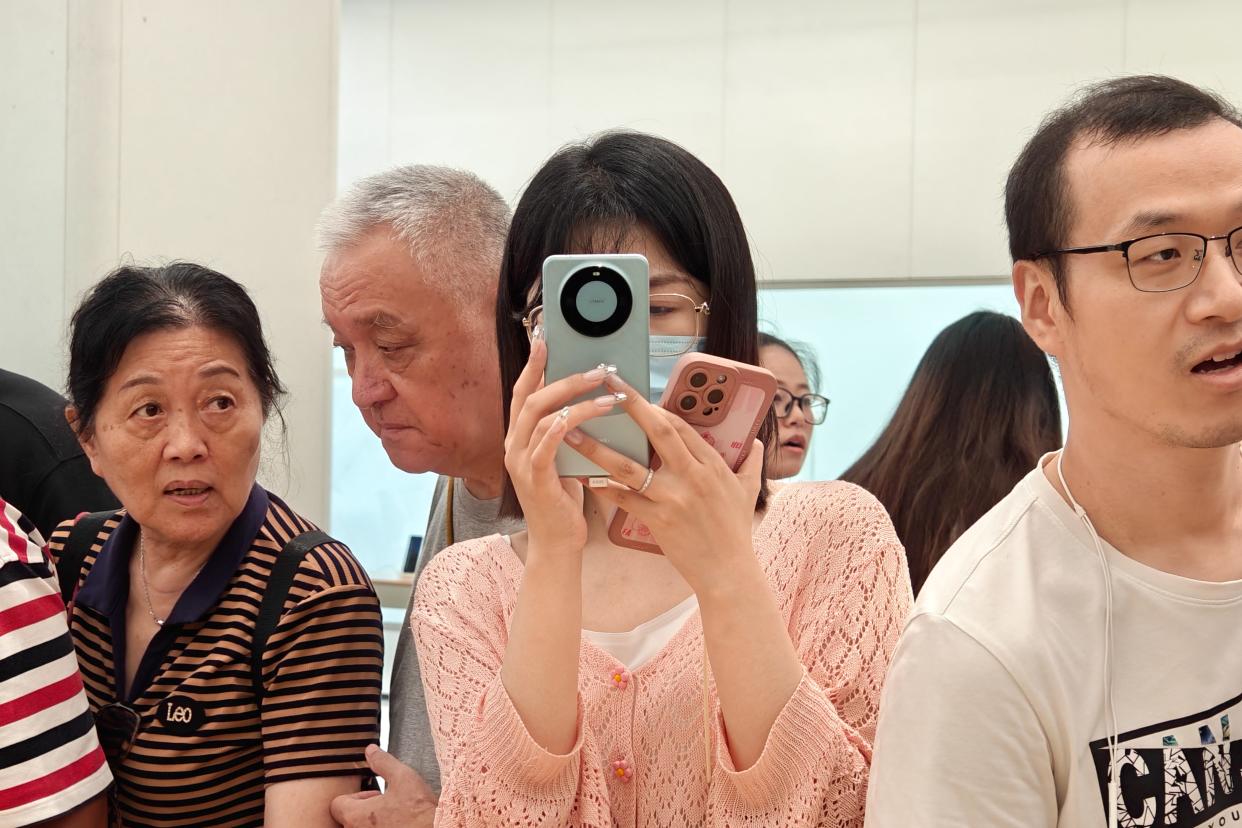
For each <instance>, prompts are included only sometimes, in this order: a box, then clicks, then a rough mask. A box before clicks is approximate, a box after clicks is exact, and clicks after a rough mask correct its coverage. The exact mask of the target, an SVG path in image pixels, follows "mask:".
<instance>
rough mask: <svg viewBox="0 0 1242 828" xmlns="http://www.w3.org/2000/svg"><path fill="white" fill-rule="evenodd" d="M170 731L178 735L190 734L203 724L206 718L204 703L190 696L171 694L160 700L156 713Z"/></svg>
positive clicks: (156, 716)
mask: <svg viewBox="0 0 1242 828" xmlns="http://www.w3.org/2000/svg"><path fill="white" fill-rule="evenodd" d="M155 718H157V719H159V720H160V722H161V723H162V724H163V725H164V727H166V728H168V730H169V732H171V733H174V734H176V735H177V736H189V735H190V734H191V733H194V732H195V731H196V730H198V729H199V728H200V727H202V725H203V721H204V719H205V718H206V715H205V713H204V712H203V705H202V703H201V702H200V701H198V700H197V699H192V698H190V697H189V696H169V697H168V698H166V699H164V700H163V701H162V702H160V705H159V708H158V710H157V712H156V714H155Z"/></svg>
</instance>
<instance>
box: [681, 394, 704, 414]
mask: <svg viewBox="0 0 1242 828" xmlns="http://www.w3.org/2000/svg"><path fill="white" fill-rule="evenodd" d="M698 404H699V401H698V398H697V397H695V396H694V395H693V394H687V395H686V396H684V397H682V398H681V401H680V402H679V403H678V405H680V406H681V410H682V411H693V410H694V407H695V406H696V405H698Z"/></svg>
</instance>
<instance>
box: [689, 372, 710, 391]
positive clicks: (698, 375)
mask: <svg viewBox="0 0 1242 828" xmlns="http://www.w3.org/2000/svg"><path fill="white" fill-rule="evenodd" d="M704 385H707V374H704V373H703V372H702V371H695V372H694V373H693V374H691V375H690V386H691V387H692V388H702V387H703V386H704Z"/></svg>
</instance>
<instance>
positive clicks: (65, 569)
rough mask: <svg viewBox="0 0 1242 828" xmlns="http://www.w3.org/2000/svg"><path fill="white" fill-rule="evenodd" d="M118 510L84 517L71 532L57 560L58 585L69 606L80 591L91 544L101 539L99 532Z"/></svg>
mask: <svg viewBox="0 0 1242 828" xmlns="http://www.w3.org/2000/svg"><path fill="white" fill-rule="evenodd" d="M117 511H118V510H117V509H107V510H105V511H102V512H91V513H90V514H88V515H82V517H80V518H78V521H77V523H75V524H73V528H72V529H70V530H69V537H68V539H67V540H66V541H65V546H64V548H63V549H62V550H61V552H60V555H59V556H58V557H57V560H56V583H57V584H59V585H60V598H61V600H62V601H64V602H65V605H66V606H68V605H69V602H70V601H72V600H73V596H74V593H76V592H77V589H78V579H79V578H80V577H81V575H82V564H83V563H85V562H86V556H87V555H88V554H90V551H91V544H93V543H94V542H95V540H96V539H97V538H98V537H99V530H100V529H102V528H103V526H104V524H105V523H107V522H108V521H109V520H111V519H112V518H113V517H115V516H116V513H117Z"/></svg>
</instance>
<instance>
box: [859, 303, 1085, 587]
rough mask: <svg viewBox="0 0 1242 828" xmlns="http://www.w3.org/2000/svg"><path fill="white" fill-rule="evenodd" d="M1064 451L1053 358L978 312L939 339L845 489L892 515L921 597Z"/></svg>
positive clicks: (1018, 330)
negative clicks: (969, 539) (963, 545)
mask: <svg viewBox="0 0 1242 828" xmlns="http://www.w3.org/2000/svg"><path fill="white" fill-rule="evenodd" d="M1060 447H1061V408H1060V403H1059V400H1058V397H1057V388H1056V383H1055V382H1054V381H1053V378H1052V369H1051V367H1050V366H1049V364H1048V358H1047V357H1046V356H1045V355H1044V353H1043V351H1041V350H1039V348H1037V347H1036V346H1035V343H1034V342H1032V341H1031V338H1030V337H1029V336H1027V333H1026V331H1024V330H1023V329H1022V325H1021V324H1019V322H1018V320H1016V319H1013V318H1012V317H1009V316H1005V315H1004V314H1000V313H993V312H991V311H978V312H976V313H972V314H970V315H969V316H965V317H963V318H961V319H959V320H958V321H956V322H954V323H953V324H952V325H949V326H948V327H947V328H945V329H944V330H943V331H941V332H940V333H939V334H938V335H937V336H936V338H935V340H933V341H932V344H931V345H930V346H929V347H928V349H927V353H925V354H924V355H923V359H922V360H921V361H920V362H919V365H918V367H917V368H916V369H915V370H914V377H913V379H911V380H910V386H909V387H908V388H907V389H906V393H905V395H904V396H903V397H902V398H901V402H900V403H899V404H898V405H897V410H896V412H895V413H894V414H893V418H892V420H890V421H889V423H888V426H886V427H885V429H884V431H883V432H882V433H881V434H880V436H879V438H878V439H877V440H876V441H875V443H874V444H873V445H872V446H871V448H869V449H867V451H866V452H865V453H864V454H863V456H862V457H860V458H859V459H858V461H857V462H856V463H854V465H853V466H851V467H850V468H849V469H848V470H846V472H845V473H844V474H842V475H841V479H842V480H848V481H849V482H851V483H856V484H858V485H859V486H862V487H863V488H864V489H866V490H867V491H869V492H871V493H872V494H874V495H875V496H876V498H877V499H878V500H879V501H880V502H881V503H883V504H884V506H885V508H887V509H888V513H889V515H891V516H892V518H893V525H894V526H896V527H897V535H898V537H900V538H901V541H902V543H903V544H905V547H906V558H907V559H908V560H909V562H910V582H911V584H912V586H913V587H914V592H915V594H918V591H919V589H920V588H921V587H922V586H923V581H925V580H926V579H927V575H928V573H929V572H931V570H932V567H933V566H935V565H936V561H938V560H940V556H941V555H943V554H944V552H945V550H946V549H948V548H949V546H951V545H952V544H953V541H955V540H957V537H958V535H960V534H961V533H962V532H963V531H965V530H966V529H967V528H968V527H969V526H970V525H971V524H972V523H974V522H975V521H976V520H978V519H979V518H981V517H982V516H983V515H984V513H985V512H987V511H988V510H989V509H991V508H992V507H993V506H994V505H996V503H997V502H998V501H999V500H1000V499H1001V498H1002V497H1004V496H1005V495H1006V494H1008V493H1009V490H1010V489H1012V488H1013V487H1014V485H1016V484H1017V482H1018V481H1019V480H1021V479H1022V477H1023V476H1024V475H1025V474H1026V473H1027V472H1029V471H1030V470H1031V469H1032V468H1034V467H1035V463H1036V461H1037V460H1038V459H1039V458H1040V457H1041V456H1042V455H1044V454H1045V453H1047V452H1050V451H1055V450H1056V449H1058V448H1060Z"/></svg>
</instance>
